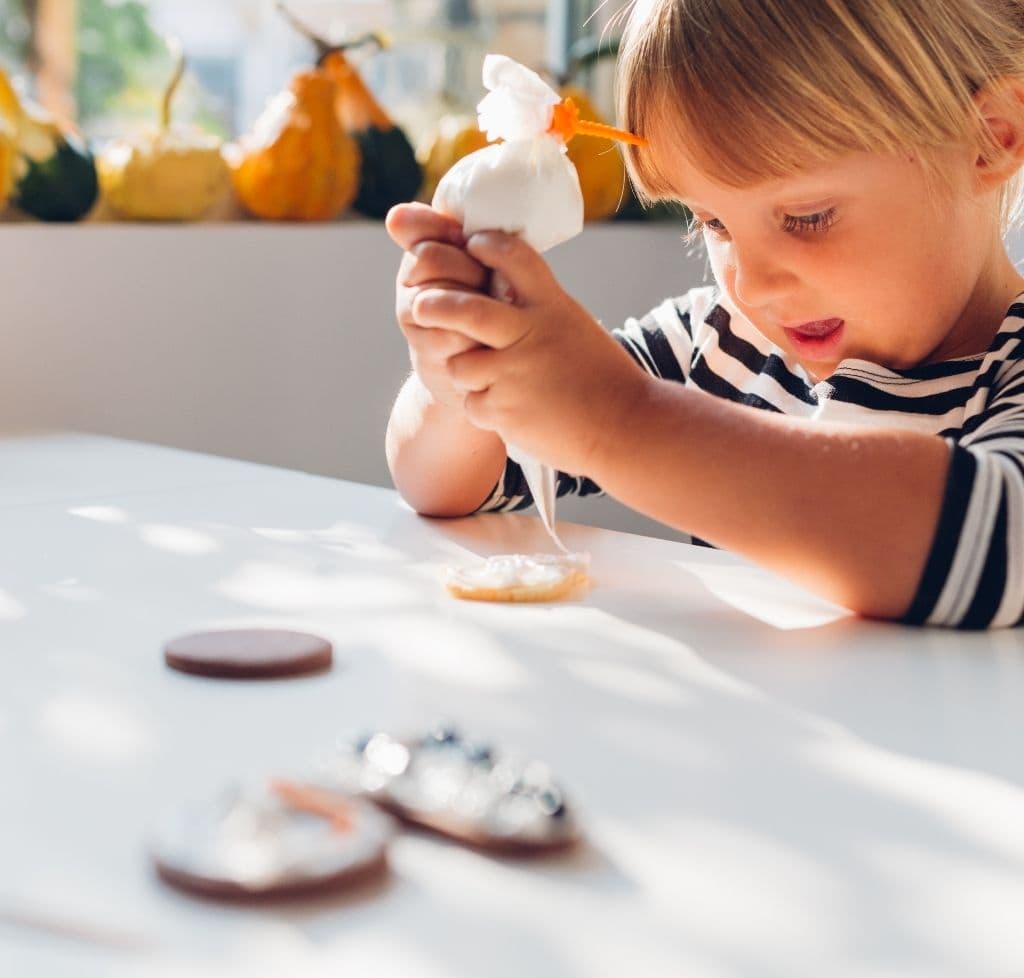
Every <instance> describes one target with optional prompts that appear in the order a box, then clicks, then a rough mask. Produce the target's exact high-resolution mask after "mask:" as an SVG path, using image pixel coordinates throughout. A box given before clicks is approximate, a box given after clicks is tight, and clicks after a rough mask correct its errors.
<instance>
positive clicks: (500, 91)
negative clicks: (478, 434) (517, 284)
mask: <svg viewBox="0 0 1024 978" xmlns="http://www.w3.org/2000/svg"><path fill="white" fill-rule="evenodd" d="M483 82H484V87H485V88H486V89H487V91H488V94H487V95H485V96H484V98H483V100H482V101H481V102H480V104H479V105H478V106H477V117H478V121H479V126H480V129H481V130H482V131H483V132H484V133H486V135H487V138H488V139H489V140H491V141H492V142H493V141H494V140H498V139H500V140H502V142H500V143H494V145H491V146H486V147H485V148H484V149H481V150H477V151H476V152H475V153H470V154H469V155H468V156H464V157H463V158H462V159H461V160H459V161H458V162H457V163H456V164H455V165H454V166H453V167H452V168H451V169H450V170H449V171H448V172H447V173H446V174H445V175H444V177H442V179H441V182H440V183H439V184H438V187H437V190H436V192H435V193H434V199H433V201H432V202H431V206H432V207H434V209H435V210H438V211H441V212H442V213H444V214H447V215H449V216H450V217H453V218H455V220H457V221H459V222H460V223H461V224H462V229H463V232H464V233H465V235H466V236H467V237H469V236H470V235H471V234H474V233H475V232H477V231H487V230H496V231H505V232H506V233H508V234H517V235H519V237H521V238H522V239H523V240H524V241H525V242H526V243H527V244H528V245H530V246H531V247H532V248H533V249H534V250H535V251H538V252H543V251H547V250H548V249H549V248H553V247H554V246H555V245H557V244H561V242H563V241H568V240H569V238H572V237H575V236H576V235H577V234H579V233H580V231H582V230H583V194H582V192H581V191H580V181H579V177H578V176H577V175H576V168H575V167H574V166H573V164H572V161H571V160H570V159H569V157H568V156H567V155H566V143H568V141H569V140H570V139H572V137H573V136H575V135H588V136H600V137H603V138H605V139H614V140H619V141H622V142H630V143H635V144H637V145H643V143H644V140H642V139H641V138H640V137H638V136H634V135H633V134H632V133H628V132H625V131H623V130H621V129H615V128H613V127H612V126H606V125H603V124H601V123H596V122H589V121H586V120H583V119H580V118H579V111H578V110H577V108H576V106H575V105H574V104H573V101H572V99H568V98H566V99H562V98H560V97H559V95H558V93H557V92H556V91H555V90H554V89H553V88H551V86H550V85H548V84H547V83H546V82H545V81H544V80H543V79H542V78H541V77H540V76H539V75H538V74H537V73H536V72H534V71H531V70H530V69H529V68H527V67H525V66H524V65H521V64H519V62H517V61H513V60H512V59H511V58H507V57H505V56H504V55H500V54H489V55H487V57H486V58H484V68H483ZM490 292H491V295H492V296H493V297H494V298H496V299H500V300H502V301H505V302H514V301H515V297H514V295H513V294H512V290H511V288H510V286H509V284H508V282H506V281H505V280H504V278H503V276H501V275H500V274H499V273H497V272H496V273H494V274H493V275H492V276H491V289H490ZM505 447H506V449H507V451H508V456H509V458H511V459H512V460H513V461H514V462H517V463H518V464H519V466H520V467H521V468H522V470H523V476H524V477H525V479H526V484H527V485H528V486H529V487H530V492H531V493H532V494H533V499H534V502H535V503H536V505H537V510H538V512H539V513H540V518H541V520H542V521H543V523H544V527H545V529H546V530H547V531H548V534H549V535H550V536H551V539H552V540H554V542H555V544H556V545H557V546H558V548H559V550H561V551H562V553H564V554H567V553H568V550H566V547H565V545H564V544H563V543H562V541H561V540H560V539H559V537H558V534H557V533H556V532H555V488H556V486H555V481H556V474H555V470H554V469H553V468H552V467H551V466H550V465H544V464H543V463H541V462H539V461H537V460H536V459H534V458H531V457H530V456H529V455H527V454H526V453H525V452H522V451H520V450H519V449H518V448H517V447H516V446H515V445H508V444H506V446H505Z"/></svg>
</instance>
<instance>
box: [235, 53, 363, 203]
mask: <svg viewBox="0 0 1024 978" xmlns="http://www.w3.org/2000/svg"><path fill="white" fill-rule="evenodd" d="M336 94H337V91H336V86H335V83H334V81H333V79H332V78H330V77H329V76H328V75H327V73H326V72H324V71H322V70H321V69H319V68H313V69H310V70H308V71H300V72H298V73H297V74H296V75H295V76H294V77H293V78H292V81H291V84H290V86H289V89H288V91H287V92H282V93H281V94H280V95H278V96H276V97H275V98H274V99H273V101H271V103H270V104H269V105H268V106H267V108H266V109H265V110H264V112H263V115H261V116H260V118H259V119H258V120H257V121H256V125H255V126H254V128H253V132H252V134H251V135H250V136H247V137H245V138H244V139H243V140H242V141H241V143H240V145H239V147H238V150H237V151H236V152H235V153H234V154H233V155H232V158H231V165H232V170H231V176H232V181H233V183H234V186H235V193H237V194H238V197H239V199H240V200H241V202H242V204H243V205H244V206H245V208H246V210H248V211H249V213H251V214H253V215H254V216H256V217H262V218H265V219H268V220H277V221H327V220H331V219H332V218H335V217H337V216H338V215H339V214H340V213H341V212H342V211H344V210H345V209H346V208H347V207H348V206H349V205H350V204H351V203H352V201H353V200H355V196H356V191H357V189H358V184H359V165H360V156H359V147H358V146H357V145H356V142H355V140H354V139H353V138H352V136H350V135H349V134H348V133H347V132H345V130H344V129H343V128H342V127H341V123H340V122H339V121H338V117H337V114H336V112H335V98H336Z"/></svg>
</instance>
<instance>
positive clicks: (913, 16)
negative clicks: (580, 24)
mask: <svg viewBox="0 0 1024 978" xmlns="http://www.w3.org/2000/svg"><path fill="white" fill-rule="evenodd" d="M1022 75H1024V0H635V2H634V3H633V5H632V7H631V8H630V10H629V20H628V22H627V25H626V29H625V32H624V34H623V39H622V43H621V46H620V56H619V81H618V85H619V113H620V116H621V119H622V123H621V124H622V125H623V126H625V127H626V128H628V129H631V130H632V131H634V132H636V133H639V134H640V135H650V134H651V133H654V132H659V133H663V132H664V133H668V134H672V135H678V136H679V137H681V138H683V139H685V140H686V143H685V145H686V149H687V155H688V156H689V157H690V159H691V160H692V161H693V163H694V164H695V165H697V166H698V167H699V168H700V169H702V170H704V171H705V172H706V173H708V174H709V175H712V176H714V177H716V178H717V179H719V180H720V181H722V182H723V183H726V184H729V185H732V186H744V185H749V184H751V183H756V182H759V181H761V180H765V179H770V178H773V177H784V176H787V175H790V174H792V173H793V172H794V171H796V170H799V169H801V168H802V167H805V166H807V165H808V164H812V163H815V162H818V163H820V162H825V161H827V160H830V159H834V158H835V157H836V156H838V155H839V154H841V153H843V152H848V151H868V152H899V151H906V150H908V149H909V150H912V151H914V152H915V153H919V154H920V155H921V159H922V162H923V163H924V165H925V168H926V169H927V168H928V167H929V151H933V152H935V151H938V150H940V149H942V148H945V147H949V146H951V145H961V144H962V145H967V144H968V141H969V140H979V141H980V145H981V146H983V147H986V149H985V150H984V151H985V152H994V150H995V148H996V147H995V143H994V141H993V140H992V138H991V135H990V134H989V132H988V129H987V127H986V126H985V123H984V119H983V118H982V117H981V114H980V113H979V112H978V110H977V108H976V106H975V101H974V96H975V95H976V94H977V93H978V92H979V91H980V90H981V89H982V88H984V87H985V86H986V85H990V84H992V83H995V82H997V81H998V80H999V79H1005V78H1020V77H1021V76H1022ZM657 155H658V154H656V153H652V152H650V151H649V150H645V149H643V148H637V147H629V148H628V149H627V153H626V157H627V167H628V169H629V174H630V177H631V179H632V180H633V184H634V186H635V187H636V189H637V192H638V194H639V195H640V197H641V198H642V199H643V200H645V201H648V202H653V201H657V200H664V199H671V197H672V190H671V186H672V184H671V173H670V170H669V169H667V168H666V167H667V166H668V165H670V163H671V161H670V160H659V159H657V158H656V157H657ZM932 175H935V174H934V173H933V174H932ZM1019 190H1020V180H1019V177H1018V178H1015V179H1014V180H1012V181H1010V183H1009V184H1007V185H1006V187H1004V189H1003V199H1002V202H1001V203H1002V214H1003V219H1004V222H1008V221H1009V220H1010V219H1011V218H1012V217H1016V216H1017V212H1018V211H1019V209H1020V207H1019V202H1018V197H1019Z"/></svg>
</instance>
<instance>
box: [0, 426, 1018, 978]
mask: <svg viewBox="0 0 1024 978" xmlns="http://www.w3.org/2000/svg"><path fill="white" fill-rule="evenodd" d="M563 530H564V536H565V538H566V540H567V542H569V544H570V545H571V546H572V547H573V548H577V549H586V550H589V551H590V552H591V554H592V556H593V570H594V576H595V578H596V580H597V584H596V587H595V588H594V589H593V590H592V591H591V592H590V594H589V595H588V596H587V597H585V598H584V599H582V600H580V601H577V602H573V603H566V604H561V605H554V606H533V607H507V606H491V605H479V604H470V603H459V602H456V601H454V600H452V599H450V598H448V597H447V596H446V594H445V593H444V591H443V589H442V588H441V586H440V585H439V583H438V576H439V572H440V569H441V568H442V566H443V565H444V564H445V563H446V562H450V561H453V560H469V559H472V558H473V556H474V555H483V554H488V553H494V552H501V551H508V550H516V549H530V548H543V547H544V538H543V534H542V531H541V530H540V528H539V524H538V522H537V521H536V519H534V518H532V517H529V516H509V517H502V516H496V517H483V518H478V519H472V520H462V521H454V522H440V521H427V520H422V519H419V518H417V517H416V516H414V515H413V514H412V513H411V512H409V511H408V509H406V508H405V507H404V506H403V505H402V504H401V503H400V501H399V500H398V498H397V496H396V495H395V494H394V493H392V492H389V491H385V490H381V489H374V488H368V487H365V486H361V485H356V484H352V483H345V482H336V481H332V480H328V479H324V478H318V477H313V476H307V475H302V474H297V473H294V472H286V471H282V470H276V469H270V468H264V467H260V466H255V465H250V464H245V463H240V462H232V461H226V460H223V459H216V458H211V457H204V456H197V455H190V454H186V453H182V452H177V451H171V450H167V449H158V448H152V447H148V446H143V445H137V444H132V443H128V442H118V441H113V440H107V439H101V438H95V437H90V436H80V435H51V436H45V437H44V436H36V437H25V438H20V439H8V440H6V441H4V442H0V540H2V542H3V551H2V552H3V561H2V565H0V567H2V571H0V574H2V577H0V634H2V636H3V640H2V645H0V649H2V656H0V670H2V672H0V827H2V832H0V974H2V975H4V976H5V978H6V976H10V978H15V976H16V978H29V976H32V978H35V976H49V975H58V974H60V975H63V974H68V975H75V976H83V975H104V976H107V975H112V976H121V975H125V976H128V975H131V976H147V978H149V976H158V978H165V976H186V975H187V976H189V978H205V976H213V975H217V976H222V975H223V976H239V978H241V976H245V978H253V976H263V975H288V976H302V978H320V976H332V978H339V976H373V978H391V976H394V978H421V976H422V978H440V976H444V978H448V976H472V978H480V976H487V978H505V976H509V978H522V976H568V978H577V976H579V978H584V976H586V978H590V976H606V975H607V976H615V978H624V976H662V975H684V976H687V978H705V976H706V978H738V976H743V978H747V976H751V978H795V976H814V978H822V976H828V978H852V976H869V975H870V976H883V978H890V976H891V978H896V976H898V978H947V976H965V978H966V976H970V978H990V976H991V978H995V976H1000V978H1002V976H1007V978H1008V976H1019V975H1021V974H1024V915H1022V911H1024V759H1022V745H1024V708H1022V703H1024V696H1022V694H1024V637H1022V634H1021V633H1019V632H1008V631H1007V632H995V633H992V634H956V633H945V632H941V631H930V630H912V629H905V628H900V627H897V626H887V625H881V624H876V623H869V622H862V621H857V620H854V619H852V618H850V617H849V616H847V615H845V614H844V613H843V612H842V611H841V610H839V609H836V608H833V607H831V606H829V605H827V604H825V603H824V602H821V601H819V600H817V599H814V598H812V597H810V596H808V595H806V594H804V593H802V592H800V591H798V590H797V589H795V588H793V587H791V586H789V585H787V584H785V583H782V582H780V581H778V580H777V579H775V578H773V577H771V576H770V575H768V574H766V573H763V572H761V571H759V570H757V569H755V568H752V567H750V566H749V565H746V564H744V563H742V562H740V561H738V560H736V559H735V558H733V557H730V556H729V555H726V554H722V553H717V552H712V551H707V550H701V549H696V548H690V547H687V546H684V545H681V544H673V543H670V542H667V541H660V540H652V539H646V538H642V537H633V536H627V535H623V534H617V533H613V532H610V531H604V530H594V529H591V528H586V527H582V526H570V525H566V526H564V527H563ZM251 624H270V625H284V626H288V627H298V628H305V629H308V630H312V631H315V632H319V633H321V634H323V635H325V636H326V637H328V638H330V639H331V640H332V641H333V642H334V644H335V647H336V653H337V662H336V665H335V667H334V668H333V669H332V670H331V671H330V672H329V673H326V674H324V675H321V676H318V677H311V678H306V679H296V680H290V681H286V682H262V683H243V682H223V681H210V680H202V679H198V678H196V677H189V676H184V675H180V674H177V673H173V672H171V671H169V670H168V669H167V668H166V667H165V666H164V664H163V661H162V658H161V654H160V649H161V644H162V642H163V641H164V640H166V639H167V638H168V637H170V636H172V635H175V634H177V633H180V632H184V631H188V630H192V629H195V628H199V627H205V626H225V625H251ZM439 718H442V719H450V720H453V721H454V722H456V723H457V724H458V725H459V726H460V727H461V728H462V729H463V730H464V731H465V732H467V733H475V734H479V735H481V736H483V737H485V738H489V739H491V740H493V741H494V742H495V743H496V744H497V745H498V746H499V747H506V748H516V749H518V750H521V751H524V752H526V753H529V754H533V755H536V756H539V757H541V758H544V759H546V760H547V761H548V762H549V763H550V764H551V765H552V766H553V768H554V769H555V770H556V772H557V773H558V774H559V775H560V777H561V779H562V780H563V782H564V784H565V785H566V787H567V788H568V789H569V791H570V793H571V797H572V798H573V799H574V800H575V802H576V803H577V806H578V808H579V809H580V811H581V812H582V815H583V817H584V820H585V826H586V831H587V835H588V839H589V844H588V845H587V846H585V847H583V848H582V849H581V850H580V851H579V852H577V853H575V854H573V855H568V856H562V857H559V858H552V859H546V860H541V861H527V862H523V861H516V860H509V859H495V858H491V857H488V856H485V855H482V854H479V853H477V852H473V851H469V850H465V849H462V848H459V847H456V846H453V845H450V844H446V843H445V842H443V841H439V840H438V839H437V838H435V837H431V836H429V835H426V834H420V833H403V834H402V835H401V836H400V837H399V838H398V839H397V841H396V843H395V844H394V846H393V849H392V859H391V862H392V870H391V873H390V875H389V877H388V878H387V880H386V881H384V882H382V883H379V884H377V885H374V886H371V887H369V888H363V889H360V890H358V891H357V892H355V893H353V894H351V895H344V896H341V897H335V898H330V899H318V900H315V901H312V902H300V903H289V904H285V905H274V906H270V907H265V908H255V909H254V908H245V907H237V906H222V905H219V904H214V903H208V902H200V901H195V900H192V899H189V898H188V897H186V896H184V895H182V894H180V893H178V892H176V891H174V890H171V889H169V888H167V887H165V886H163V885H162V884H161V883H160V882H159V881H157V880H156V879H155V878H154V876H153V874H152V872H151V870H150V868H149V865H148V863H147V859H146V853H145V845H146V839H147V832H148V830H149V828H150V827H151V825H152V824H153V822H154V821H155V820H156V819H157V817H158V816H159V815H160V814H161V813H162V812H163V811H165V810H166V809H167V807H168V806H174V805H177V804H178V803H179V802H181V801H183V800H185V799H187V798H190V797H195V796H201V795H203V794H206V793H209V792H212V791H215V790H216V789H218V788H219V787H220V786H222V785H223V783H224V782H225V781H226V780H229V779H231V778H236V777H242V778H262V777H265V776H267V775H272V774H282V773H283V774H287V773H289V772H293V771H296V770H302V769H304V768H305V767H306V766H307V764H308V762H309V760H310V758H311V757H312V755H313V754H314V753H315V752H316V751H317V750H318V749H320V748H323V747H324V746H325V745H327V744H329V743H331V742H332V741H333V739H334V738H335V737H336V736H337V735H339V734H340V733H342V732H344V731H349V730H353V729H366V728H375V727H383V728H388V729H393V730H408V729H410V728H416V727H418V726H420V725H425V724H429V723H431V722H433V721H435V720H437V719H439Z"/></svg>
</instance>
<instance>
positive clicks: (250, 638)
mask: <svg viewBox="0 0 1024 978" xmlns="http://www.w3.org/2000/svg"><path fill="white" fill-rule="evenodd" d="M332 657H333V651H332V648H331V643H330V642H328V641H327V640H326V639H324V638H320V636H318V635H309V634H306V633H305V632H292V631H288V630H286V629H279V628H233V629H225V630H223V631H211V632H194V633H192V634H191V635H181V636H179V637H178V638H175V639H172V640H171V641H170V642H168V643H167V644H166V645H165V646H164V660H165V661H166V663H167V665H169V666H170V667H171V668H172V669H177V670H178V671H179V672H189V673H193V674H195V675H198V676H208V677H211V678H217V679H273V678H279V677H283V676H300V675H304V674H305V673H309V672H320V671H322V670H324V669H327V668H329V667H330V665H331V659H332Z"/></svg>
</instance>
